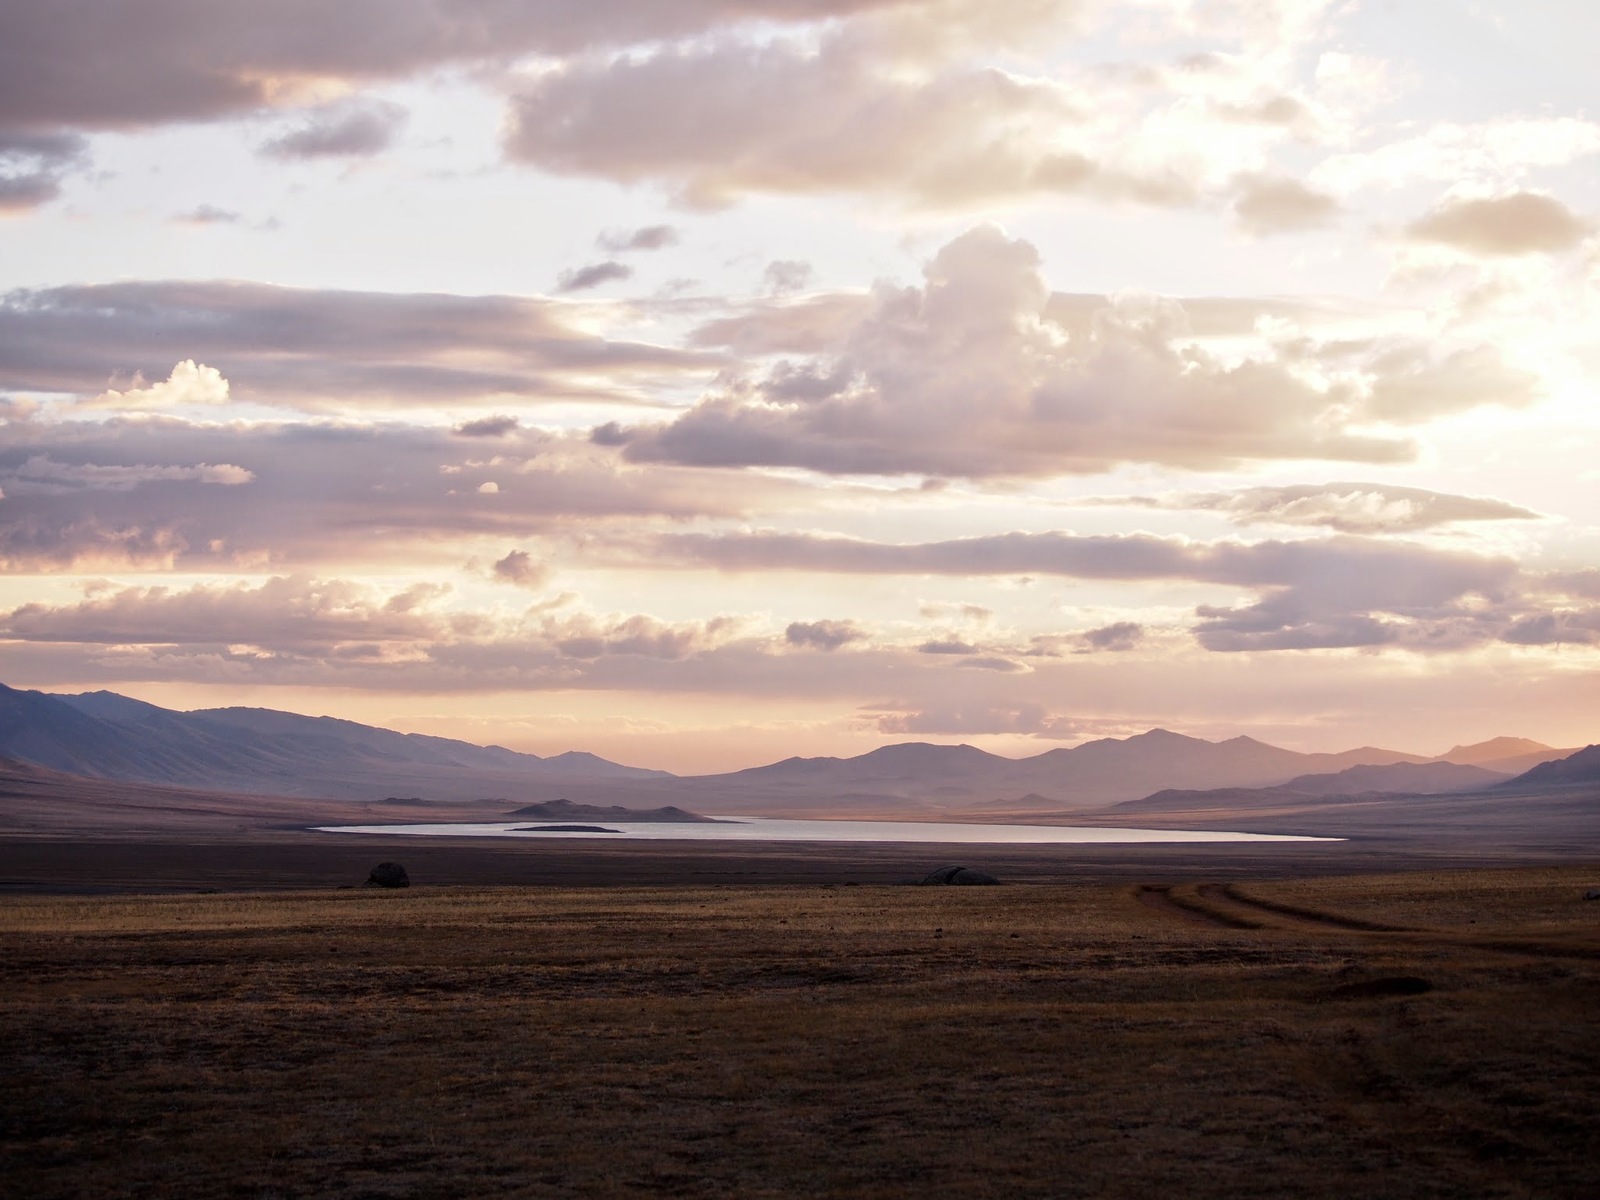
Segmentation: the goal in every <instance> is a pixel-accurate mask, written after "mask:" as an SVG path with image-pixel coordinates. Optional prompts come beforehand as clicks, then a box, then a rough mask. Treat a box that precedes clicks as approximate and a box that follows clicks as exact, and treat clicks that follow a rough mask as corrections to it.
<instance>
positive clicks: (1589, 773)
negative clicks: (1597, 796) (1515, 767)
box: [1504, 745, 1600, 788]
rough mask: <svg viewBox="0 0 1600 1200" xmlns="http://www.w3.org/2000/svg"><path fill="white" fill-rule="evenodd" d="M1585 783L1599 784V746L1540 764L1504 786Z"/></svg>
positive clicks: (1519, 786)
mask: <svg viewBox="0 0 1600 1200" xmlns="http://www.w3.org/2000/svg"><path fill="white" fill-rule="evenodd" d="M1585 783H1593V784H1600V745H1596V746H1585V747H1584V748H1583V749H1582V750H1579V751H1578V752H1577V753H1576V754H1572V755H1569V756H1568V757H1566V758H1559V759H1556V760H1555V761H1554V762H1546V763H1540V764H1539V765H1538V766H1536V767H1534V768H1533V769H1532V770H1530V771H1528V772H1526V773H1524V774H1522V775H1519V776H1517V778H1515V779H1513V780H1510V781H1509V782H1507V783H1506V784H1505V785H1504V786H1506V787H1508V788H1509V787H1518V788H1524V787H1552V786H1565V785H1568V784H1585Z"/></svg>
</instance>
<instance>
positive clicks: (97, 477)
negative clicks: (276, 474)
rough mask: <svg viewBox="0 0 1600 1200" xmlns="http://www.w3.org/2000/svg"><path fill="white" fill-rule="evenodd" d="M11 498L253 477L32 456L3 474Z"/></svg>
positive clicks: (202, 467)
mask: <svg viewBox="0 0 1600 1200" xmlns="http://www.w3.org/2000/svg"><path fill="white" fill-rule="evenodd" d="M5 477H6V479H7V481H8V482H9V483H10V484H11V489H12V493H13V495H28V494H29V493H31V492H37V491H41V490H44V491H60V490H64V489H73V488H94V489H96V490H99V491H107V492H126V491H129V490H130V489H132V488H136V487H139V486H140V485H141V484H146V483H186V482H193V483H211V484H220V485H221V486H223V487H238V486H240V485H241V484H246V483H250V482H253V481H254V479H255V474H254V473H253V472H251V471H247V470H245V469H244V468H243V467H240V466H235V465H234V464H232V463H216V464H213V463H199V464H197V465H195V466H192V467H179V466H151V465H149V464H147V463H136V464H133V465H129V466H121V465H106V464H102V463H84V462H79V463H61V462H55V461H53V460H52V459H51V458H50V456H49V455H47V454H35V455H33V456H32V457H31V458H29V459H28V460H27V461H26V462H24V463H23V464H22V465H21V466H20V467H18V468H16V470H15V471H13V472H10V473H7V474H6V476H5Z"/></svg>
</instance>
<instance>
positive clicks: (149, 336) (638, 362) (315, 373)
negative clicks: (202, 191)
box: [0, 281, 722, 409]
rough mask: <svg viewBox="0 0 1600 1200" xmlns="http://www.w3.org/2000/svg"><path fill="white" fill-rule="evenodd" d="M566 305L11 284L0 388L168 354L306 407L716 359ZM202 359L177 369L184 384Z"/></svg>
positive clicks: (119, 369)
mask: <svg viewBox="0 0 1600 1200" xmlns="http://www.w3.org/2000/svg"><path fill="white" fill-rule="evenodd" d="M568 311H569V310H568V307H567V306H566V305H565V304H564V303H563V302H561V301H556V300H541V299H528V298H523V297H513V296H454V295H443V294H437V293H424V294H414V295H413V294H405V293H386V292H349V291H332V290H328V291H319V290H313V289H301V288H287V287H276V286H273V285H270V284H263V283H233V282H230V283H222V282H191V281H171V282H140V283H111V284H82V285H72V286H67V287H58V288H45V289H38V290H19V291H13V292H9V293H7V294H5V295H4V296H3V297H0V388H9V389H15V390H18V391H24V390H26V391H40V392H76V393H80V394H89V395H94V394H97V393H100V392H101V391H103V389H104V388H105V384H106V381H107V380H108V379H111V378H127V377H128V376H129V375H135V376H142V377H146V378H148V377H155V378H161V377H164V376H166V375H167V373H168V372H169V371H170V370H171V369H172V364H173V363H175V362H177V363H194V364H199V363H220V364H222V365H223V368H224V369H225V371H226V374H227V377H228V381H229V382H230V383H231V385H232V392H231V394H232V395H233V397H234V398H235V399H239V400H250V401H258V402H259V401H265V402H270V403H275V404H282V405H290V406H299V407H305V408H311V409H328V408H333V409H339V408H342V407H345V406H348V405H358V404H363V403H374V402H376V403H385V404H392V403H396V402H412V403H416V402H428V403H437V402H440V401H445V400H449V401H456V402H459V401H466V400H472V399H479V398H492V397H496V396H517V397H520V398H523V399H530V400H541V399H542V400H553V399H566V398H572V397H574V396H583V397H586V398H591V399H613V400H618V401H627V402H633V401H636V400H638V399H640V395H639V394H638V393H637V392H636V391H635V390H634V384H633V383H630V381H639V380H652V381H659V380H661V379H662V378H664V377H669V376H672V375H674V374H688V373H695V374H700V373H703V372H705V371H707V370H708V369H714V368H715V367H716V366H717V365H719V364H720V363H721V361H722V358H721V356H719V355H715V354H711V353H706V352H703V351H693V350H690V351H684V350H676V349H671V348H667V347H662V346H652V345H647V344H643V343H638V342H628V341H615V340H610V339H608V338H606V337H603V336H598V335H596V334H594V333H591V332H584V331H582V330H580V329H578V328H576V327H575V326H574V325H573V324H572V323H571V322H570V321H569V320H568ZM202 373H203V370H202V368H200V367H199V366H195V367H194V369H193V373H192V374H193V377H191V372H190V371H189V368H187V367H185V368H184V369H183V371H181V372H175V374H177V375H178V376H179V378H180V382H181V381H183V380H185V379H188V380H190V382H191V383H193V382H196V381H197V378H196V377H198V376H199V375H200V374H202ZM206 378H210V376H209V375H208V376H206ZM168 383H169V385H170V384H171V381H170V380H169V381H168ZM159 386H160V385H157V387H158V388H159ZM134 390H135V391H139V390H141V389H140V388H135V389H134ZM208 394H209V395H211V396H212V397H213V398H214V397H215V396H216V394H217V393H216V390H215V389H213V390H212V391H211V392H210V393H208Z"/></svg>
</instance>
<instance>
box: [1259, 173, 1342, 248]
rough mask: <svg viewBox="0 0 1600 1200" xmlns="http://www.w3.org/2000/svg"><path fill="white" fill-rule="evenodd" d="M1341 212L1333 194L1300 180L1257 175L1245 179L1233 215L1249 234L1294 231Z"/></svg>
mask: <svg viewBox="0 0 1600 1200" xmlns="http://www.w3.org/2000/svg"><path fill="white" fill-rule="evenodd" d="M1338 212H1339V202H1338V201H1337V200H1336V199H1334V198H1333V197H1332V196H1329V195H1327V194H1325V193H1323V192H1319V191H1316V190H1315V189H1313V188H1309V187H1307V186H1306V185H1305V184H1303V183H1301V182H1300V181H1299V180H1297V179H1288V178H1283V177H1279V176H1270V175H1257V176H1252V177H1250V178H1247V179H1245V180H1243V181H1241V183H1240V186H1239V194H1238V197H1237V199H1235V200H1234V202H1233V214H1234V216H1235V218H1237V220H1238V222H1239V225H1240V227H1241V228H1242V229H1244V230H1245V231H1246V232H1248V233H1253V234H1256V235H1258V236H1260V235H1269V234H1275V233H1293V232H1297V231H1299V230H1302V229H1314V228H1316V227H1318V226H1320V225H1326V224H1328V223H1329V222H1330V221H1331V220H1332V219H1333V218H1334V217H1335V216H1336V215H1337V214H1338Z"/></svg>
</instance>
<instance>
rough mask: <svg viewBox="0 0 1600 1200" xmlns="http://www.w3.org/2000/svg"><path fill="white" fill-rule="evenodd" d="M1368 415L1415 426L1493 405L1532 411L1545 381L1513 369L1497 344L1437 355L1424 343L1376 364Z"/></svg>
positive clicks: (1388, 355) (1403, 348)
mask: <svg viewBox="0 0 1600 1200" xmlns="http://www.w3.org/2000/svg"><path fill="white" fill-rule="evenodd" d="M1372 367H1373V372H1374V379H1373V383H1372V391H1371V397H1370V399H1369V400H1368V403H1367V411H1368V412H1369V413H1370V414H1371V415H1372V416H1373V417H1376V418H1377V419H1378V420H1380V421H1395V422H1399V423H1406V424H1409V423H1415V422H1419V421H1428V420H1431V419H1432V418H1434V417H1439V416H1447V415H1449V414H1452V413H1460V412H1467V411H1468V410H1470V409H1474V408H1482V407H1484V406H1487V405H1501V406H1504V407H1506V408H1526V407H1527V406H1529V405H1531V404H1533V403H1534V402H1535V401H1537V400H1539V399H1540V398H1541V397H1542V396H1543V394H1544V391H1543V387H1542V385H1541V383H1540V381H1539V378H1538V377H1537V376H1535V375H1533V374H1530V373H1529V372H1527V371H1523V370H1519V369H1518V368H1516V367H1513V366H1510V365H1509V364H1507V363H1506V361H1505V360H1504V359H1503V358H1502V357H1501V355H1500V352H1499V350H1497V349H1495V348H1494V347H1492V346H1474V347H1471V348H1469V349H1463V350H1456V351H1453V352H1451V353H1448V354H1446V355H1445V356H1444V357H1443V358H1439V357H1437V356H1436V355H1435V354H1434V353H1433V352H1432V351H1431V350H1429V349H1427V348H1425V347H1422V346H1418V345H1402V346H1397V347H1395V348H1394V349H1392V350H1388V351H1386V352H1384V353H1383V354H1381V355H1380V356H1379V357H1378V358H1377V359H1376V360H1375V362H1374V363H1373V364H1372Z"/></svg>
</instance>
